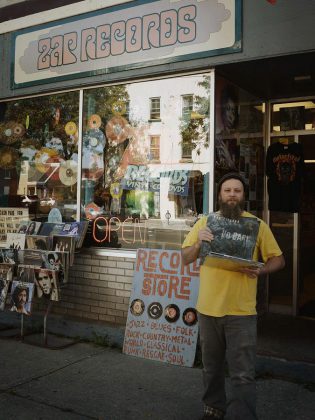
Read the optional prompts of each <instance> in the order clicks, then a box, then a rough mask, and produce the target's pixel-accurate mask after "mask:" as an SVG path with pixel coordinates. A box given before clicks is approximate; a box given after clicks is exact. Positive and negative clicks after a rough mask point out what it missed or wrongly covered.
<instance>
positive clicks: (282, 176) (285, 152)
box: [266, 142, 304, 213]
mask: <svg viewBox="0 0 315 420" xmlns="http://www.w3.org/2000/svg"><path fill="white" fill-rule="evenodd" d="M303 172H304V158H303V149H302V145H301V144H299V143H291V144H287V145H285V144H281V143H279V142H278V143H274V144H272V145H271V146H269V148H268V151H267V158H266V174H267V176H268V184H267V187H268V195H269V202H268V208H269V210H275V211H284V212H292V213H295V212H297V211H299V208H300V193H301V181H302V177H303Z"/></svg>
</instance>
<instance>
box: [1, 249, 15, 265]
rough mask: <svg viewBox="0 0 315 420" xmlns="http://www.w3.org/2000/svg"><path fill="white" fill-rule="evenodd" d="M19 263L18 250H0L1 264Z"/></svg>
mask: <svg viewBox="0 0 315 420" xmlns="http://www.w3.org/2000/svg"><path fill="white" fill-rule="evenodd" d="M17 261H18V250H17V249H14V248H0V264H15V263H16V262H17Z"/></svg>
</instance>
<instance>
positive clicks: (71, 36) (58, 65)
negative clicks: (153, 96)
mask: <svg viewBox="0 0 315 420" xmlns="http://www.w3.org/2000/svg"><path fill="white" fill-rule="evenodd" d="M12 41H13V46H14V74H13V75H12V82H13V85H14V87H19V86H24V85H32V84H36V83H46V82H48V81H49V82H51V81H52V79H54V80H57V79H70V78H73V77H83V76H89V75H96V74H102V73H105V74H106V73H110V72H114V71H120V70H126V69H128V68H136V67H144V66H150V65H156V64H164V63H172V62H175V61H179V60H189V59H194V58H201V57H207V56H212V55H220V54H226V53H229V52H238V51H240V50H241V0H220V1H219V0H200V1H198V0H179V1H171V0H161V1H150V0H149V1H146V2H143V1H134V2H130V3H128V4H121V5H117V6H112V7H109V8H106V9H101V10H99V11H97V12H93V13H89V14H85V15H80V16H76V17H73V18H70V19H66V20H63V21H59V22H57V23H56V22H54V24H53V25H51V26H48V25H47V24H46V25H42V26H37V27H34V28H32V29H31V30H30V29H25V30H22V31H17V32H15V33H14V34H13V40H12Z"/></svg>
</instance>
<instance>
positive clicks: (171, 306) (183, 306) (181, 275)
mask: <svg viewBox="0 0 315 420" xmlns="http://www.w3.org/2000/svg"><path fill="white" fill-rule="evenodd" d="M198 289H199V261H198V262H195V263H193V264H190V265H187V266H184V265H183V263H182V259H181V252H180V251H179V250H178V251H175V250H163V249H139V250H138V252H137V259H136V265H135V274H134V280H133V288H132V291H131V296H130V304H129V310H128V317H127V324H126V330H125V338H124V346H123V353H125V354H128V355H133V356H137V357H143V358H146V359H151V360H157V361H161V362H164V363H170V364H174V365H180V366H188V367H192V366H193V363H194V358H195V351H196V345H197V338H198V318H197V312H196V310H195V305H196V301H197V295H198Z"/></svg>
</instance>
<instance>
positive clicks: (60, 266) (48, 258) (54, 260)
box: [42, 251, 69, 285]
mask: <svg viewBox="0 0 315 420" xmlns="http://www.w3.org/2000/svg"><path fill="white" fill-rule="evenodd" d="M42 255H43V265H42V268H46V269H48V270H55V271H59V276H58V279H59V284H60V285H63V284H64V283H67V281H68V273H69V252H60V251H58V252H57V251H42Z"/></svg>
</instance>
